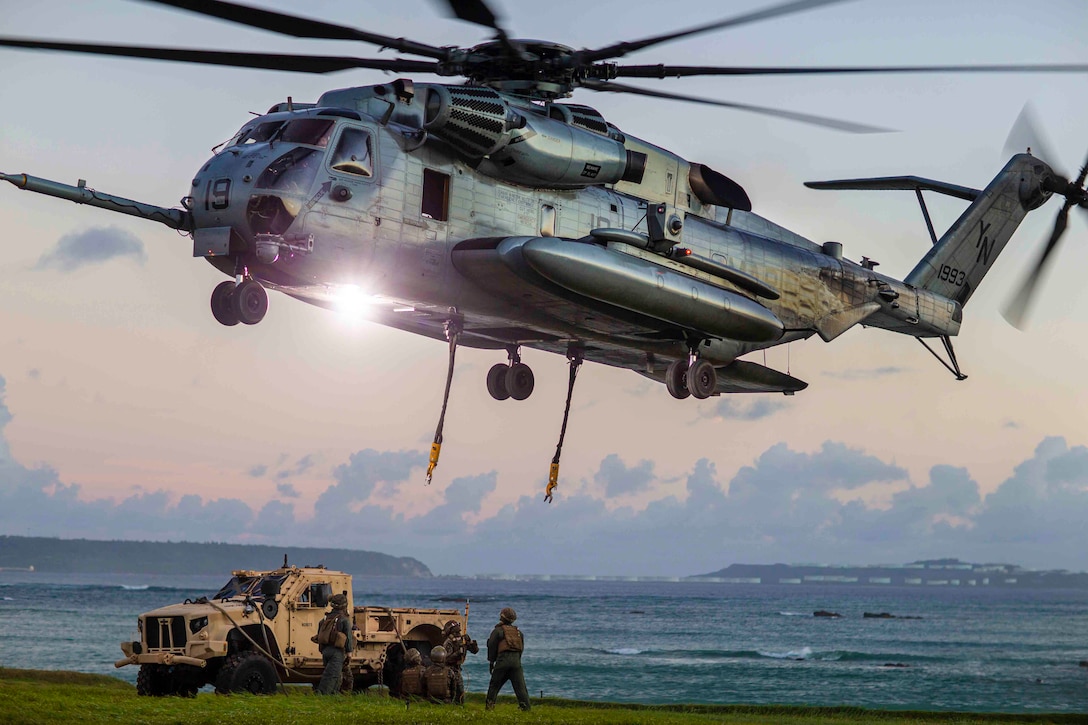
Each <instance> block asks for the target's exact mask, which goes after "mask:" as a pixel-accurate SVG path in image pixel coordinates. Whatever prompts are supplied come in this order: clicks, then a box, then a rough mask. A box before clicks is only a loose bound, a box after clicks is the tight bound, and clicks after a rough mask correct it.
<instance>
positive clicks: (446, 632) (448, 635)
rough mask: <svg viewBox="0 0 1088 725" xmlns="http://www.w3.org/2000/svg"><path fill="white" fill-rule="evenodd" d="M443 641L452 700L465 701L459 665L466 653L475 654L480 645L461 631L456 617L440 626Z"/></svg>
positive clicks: (463, 681)
mask: <svg viewBox="0 0 1088 725" xmlns="http://www.w3.org/2000/svg"><path fill="white" fill-rule="evenodd" d="M442 635H443V637H445V641H444V642H443V643H442V647H443V648H444V649H445V650H446V664H447V665H449V668H450V669H451V670H453V701H454V702H456V703H458V704H462V705H463V704H464V702H465V680H464V677H463V676H462V675H461V666H462V665H463V664H464V663H465V658H466V657H467V656H468V653H469V652H471V653H472V654H476V653H477V652H479V651H480V646H479V645H478V644H476V640H474V639H469V636H468V635H467V634H462V633H461V623H460V622H458V621H457V620H456V619H451V620H450V621H448V622H446V626H445V627H443V628H442Z"/></svg>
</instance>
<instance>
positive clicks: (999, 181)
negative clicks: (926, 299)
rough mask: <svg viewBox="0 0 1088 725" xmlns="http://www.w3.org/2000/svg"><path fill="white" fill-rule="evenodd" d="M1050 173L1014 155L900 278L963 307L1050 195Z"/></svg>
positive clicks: (1035, 162) (1035, 161) (1027, 156)
mask: <svg viewBox="0 0 1088 725" xmlns="http://www.w3.org/2000/svg"><path fill="white" fill-rule="evenodd" d="M1054 175H1055V174H1054V172H1053V171H1052V170H1051V169H1050V167H1049V166H1047V165H1046V164H1045V163H1043V162H1042V161H1040V160H1039V159H1037V158H1035V157H1034V156H1031V155H1030V154H1017V155H1016V156H1013V157H1012V158H1011V159H1010V160H1009V162H1008V163H1007V164H1006V165H1005V168H1003V169H1002V170H1001V171H1000V172H999V173H998V175H997V176H995V177H994V179H993V181H991V182H990V184H989V185H988V186H987V187H986V188H985V189H984V190H983V191H982V193H981V194H980V195H979V196H978V198H977V199H975V200H974V202H972V204H971V205H970V206H969V207H967V209H966V211H964V212H963V214H962V215H961V216H960V218H959V219H957V220H956V222H955V223H954V224H953V225H952V226H951V228H949V230H948V231H947V232H945V234H944V236H942V237H941V238H940V240H939V241H938V242H937V244H936V245H935V246H934V247H933V248H932V249H930V250H929V253H928V254H926V256H925V257H923V258H922V260H921V261H920V262H919V263H918V265H917V266H916V267H915V268H914V269H913V270H912V271H911V273H910V274H909V275H907V277H906V279H905V280H904V281H905V282H906V283H907V284H908V285H912V286H914V287H917V288H919V289H923V290H927V291H929V292H932V293H934V294H936V295H940V296H941V297H947V298H948V299H951V300H954V301H956V302H958V303H959V304H960V306H963V305H965V304H966V303H967V300H968V299H970V297H971V295H972V294H974V292H975V290H976V289H978V286H979V284H980V283H981V282H982V278H983V277H984V276H985V275H986V273H987V272H989V271H990V267H991V265H992V264H993V263H994V261H995V260H996V259H997V257H998V255H1000V254H1001V251H1002V250H1003V249H1004V248H1005V245H1006V244H1007V243H1008V241H1009V239H1010V238H1011V237H1012V235H1013V233H1014V232H1015V231H1016V228H1017V227H1018V226H1020V222H1021V221H1023V219H1024V217H1025V216H1026V215H1027V213H1028V212H1029V211H1031V210H1032V209H1036V208H1038V207H1039V206H1041V205H1042V204H1043V203H1044V202H1046V200H1047V199H1049V198H1050V194H1051V192H1050V191H1048V190H1047V189H1046V188H1045V181H1046V180H1047V179H1048V178H1051V177H1053V176H1054Z"/></svg>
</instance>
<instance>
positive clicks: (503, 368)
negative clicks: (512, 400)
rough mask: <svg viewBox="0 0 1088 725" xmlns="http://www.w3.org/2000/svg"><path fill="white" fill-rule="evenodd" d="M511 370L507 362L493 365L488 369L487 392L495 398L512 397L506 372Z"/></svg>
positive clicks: (504, 398)
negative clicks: (507, 383)
mask: <svg viewBox="0 0 1088 725" xmlns="http://www.w3.org/2000/svg"><path fill="white" fill-rule="evenodd" d="M508 372H510V366H509V365H507V364H506V363H499V364H497V365H492V366H491V369H490V370H488V371H487V392H489V393H491V397H492V398H494V399H495V400H506V399H507V398H509V397H510V389H509V388H507V387H506V374H507V373H508Z"/></svg>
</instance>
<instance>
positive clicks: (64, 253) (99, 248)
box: [35, 227, 147, 272]
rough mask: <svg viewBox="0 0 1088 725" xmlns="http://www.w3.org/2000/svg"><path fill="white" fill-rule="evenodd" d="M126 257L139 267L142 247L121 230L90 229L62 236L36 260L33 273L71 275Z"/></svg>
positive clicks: (142, 256) (142, 260) (112, 228)
mask: <svg viewBox="0 0 1088 725" xmlns="http://www.w3.org/2000/svg"><path fill="white" fill-rule="evenodd" d="M124 257H128V258H130V259H132V260H134V261H136V262H137V263H139V264H141V265H142V264H144V263H145V262H146V261H147V253H146V252H145V251H144V243H143V242H141V241H140V240H139V239H137V238H136V236H135V235H134V234H132V233H131V232H128V231H126V230H124V229H121V228H120V227H91V228H90V229H84V230H83V231H79V232H73V233H71V234H65V235H64V236H63V237H61V238H60V240H59V241H58V242H57V243H56V244H55V245H54V246H53V248H52V249H49V250H47V251H46V252H45V253H44V254H42V256H41V257H40V258H39V259H38V263H37V264H36V265H35V269H57V270H60V271H61V272H73V271H75V270H77V269H79V268H81V267H87V266H90V265H93V264H101V263H103V262H108V261H110V260H111V259H117V258H124Z"/></svg>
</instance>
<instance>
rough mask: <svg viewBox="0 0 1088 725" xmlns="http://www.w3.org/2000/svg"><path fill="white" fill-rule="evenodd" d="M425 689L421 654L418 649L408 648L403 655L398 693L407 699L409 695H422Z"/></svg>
mask: <svg viewBox="0 0 1088 725" xmlns="http://www.w3.org/2000/svg"><path fill="white" fill-rule="evenodd" d="M424 694H426V689H425V687H424V682H423V656H422V655H420V654H419V650H418V649H410V650H408V652H407V653H406V654H405V655H404V671H403V672H401V675H400V695H401V697H403V698H405V699H408V698H410V697H423V695H424Z"/></svg>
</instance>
